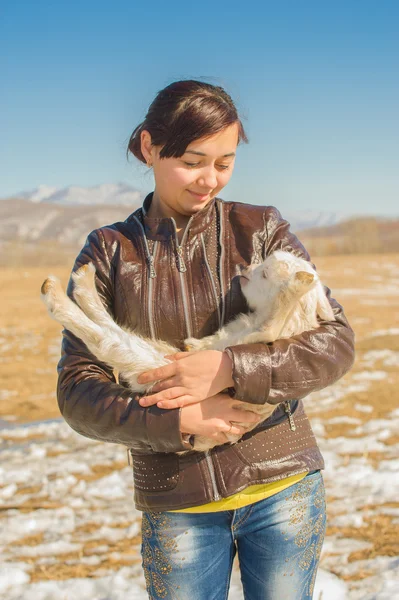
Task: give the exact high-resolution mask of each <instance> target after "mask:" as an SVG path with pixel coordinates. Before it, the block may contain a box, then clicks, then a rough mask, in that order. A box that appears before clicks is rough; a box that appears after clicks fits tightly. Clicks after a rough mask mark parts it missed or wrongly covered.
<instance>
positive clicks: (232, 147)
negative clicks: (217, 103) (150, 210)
mask: <svg viewBox="0 0 399 600" xmlns="http://www.w3.org/2000/svg"><path fill="white" fill-rule="evenodd" d="M141 135H142V138H141V139H142V147H143V144H144V147H145V148H147V151H146V153H144V151H143V150H142V151H143V154H144V156H145V157H146V158H147V160H150V161H151V162H152V164H153V170H154V178H155V189H154V196H153V200H156V201H157V202H160V203H161V205H162V206H163V208H165V209H166V210H167V211H168V212H170V213H171V216H173V212H176V213H179V214H181V215H185V216H191V215H192V214H194V213H195V212H197V211H198V210H201V208H203V207H204V206H206V204H208V202H210V201H211V200H212V198H214V197H215V196H217V195H218V194H219V192H220V190H221V189H222V188H224V186H225V185H226V184H227V183H228V181H229V179H230V177H231V175H232V172H233V168H234V161H235V152H236V148H237V143H238V124H237V123H234V124H233V125H230V126H229V127H226V129H224V130H223V131H220V132H219V133H216V134H214V135H212V136H211V137H209V138H201V139H198V140H196V141H194V142H191V143H190V144H189V145H188V146H187V148H186V151H185V153H184V154H183V156H180V157H179V158H174V157H171V158H159V152H160V150H161V148H162V147H161V146H151V145H150V140H151V136H150V134H149V132H148V131H145V130H144V131H143V132H142V134H141ZM196 194H198V195H196Z"/></svg>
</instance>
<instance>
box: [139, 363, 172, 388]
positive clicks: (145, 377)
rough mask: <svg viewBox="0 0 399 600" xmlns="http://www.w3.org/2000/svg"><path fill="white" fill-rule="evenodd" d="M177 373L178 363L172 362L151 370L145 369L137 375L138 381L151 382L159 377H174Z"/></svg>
mask: <svg viewBox="0 0 399 600" xmlns="http://www.w3.org/2000/svg"><path fill="white" fill-rule="evenodd" d="M173 375H176V363H175V362H172V363H169V364H168V365H165V366H164V367H158V368H157V369H151V371H145V372H144V373H140V375H139V376H138V377H137V383H150V382H151V381H156V380H157V379H165V378H166V377H173Z"/></svg>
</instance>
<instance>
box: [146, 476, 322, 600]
mask: <svg viewBox="0 0 399 600" xmlns="http://www.w3.org/2000/svg"><path fill="white" fill-rule="evenodd" d="M325 528H326V510H325V491H324V483H323V477H322V474H321V472H320V471H313V472H311V473H309V474H308V475H307V476H306V477H305V478H304V479H302V480H301V481H299V482H298V483H296V484H294V485H292V486H290V487H289V488H287V489H285V490H283V491H281V492H278V493H277V494H275V495H273V496H270V497H269V498H265V499H264V500H259V501H258V502H254V503H253V504H250V505H248V506H244V507H243V508H239V509H237V510H226V511H221V512H214V513H173V512H168V511H165V512H144V513H143V521H142V545H141V554H142V559H143V560H142V566H143V570H144V575H145V579H146V585H147V592H148V595H149V598H150V600H158V598H162V599H163V600H164V599H166V600H172V599H173V600H226V599H227V597H228V592H229V585H230V576H231V570H232V565H233V559H234V556H235V554H236V552H238V559H239V566H240V574H241V581H242V584H243V589H244V597H245V599H246V600H305V599H309V598H312V594H313V587H314V581H315V577H316V571H317V566H318V562H319V557H320V551H321V547H322V545H323V540H324V534H325Z"/></svg>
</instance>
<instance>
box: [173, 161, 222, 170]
mask: <svg viewBox="0 0 399 600" xmlns="http://www.w3.org/2000/svg"><path fill="white" fill-rule="evenodd" d="M183 162H184V164H185V165H187V166H188V167H198V165H199V163H188V162H186V161H183ZM216 166H218V167H219V168H220V169H223V170H225V169H228V168H229V166H230V165H227V166H226V165H216Z"/></svg>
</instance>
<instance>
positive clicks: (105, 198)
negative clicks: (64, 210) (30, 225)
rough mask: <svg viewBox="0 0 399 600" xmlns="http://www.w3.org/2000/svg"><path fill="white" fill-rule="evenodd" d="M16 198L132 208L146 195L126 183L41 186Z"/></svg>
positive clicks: (61, 203)
mask: <svg viewBox="0 0 399 600" xmlns="http://www.w3.org/2000/svg"><path fill="white" fill-rule="evenodd" d="M14 197H15V198H24V199H25V200H30V201H31V202H35V203H37V202H46V203H47V204H60V205H63V206H71V205H73V206H78V205H97V204H101V205H108V206H113V205H118V206H132V205H138V204H141V203H142V201H143V200H144V197H145V194H143V192H141V191H139V190H137V189H135V188H133V187H131V186H130V185H128V184H126V183H102V184H99V185H93V186H90V187H82V186H78V185H69V186H67V187H65V188H61V189H59V188H55V187H51V186H48V185H39V187H37V188H36V189H34V190H30V191H25V192H20V193H18V194H15V195H14Z"/></svg>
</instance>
